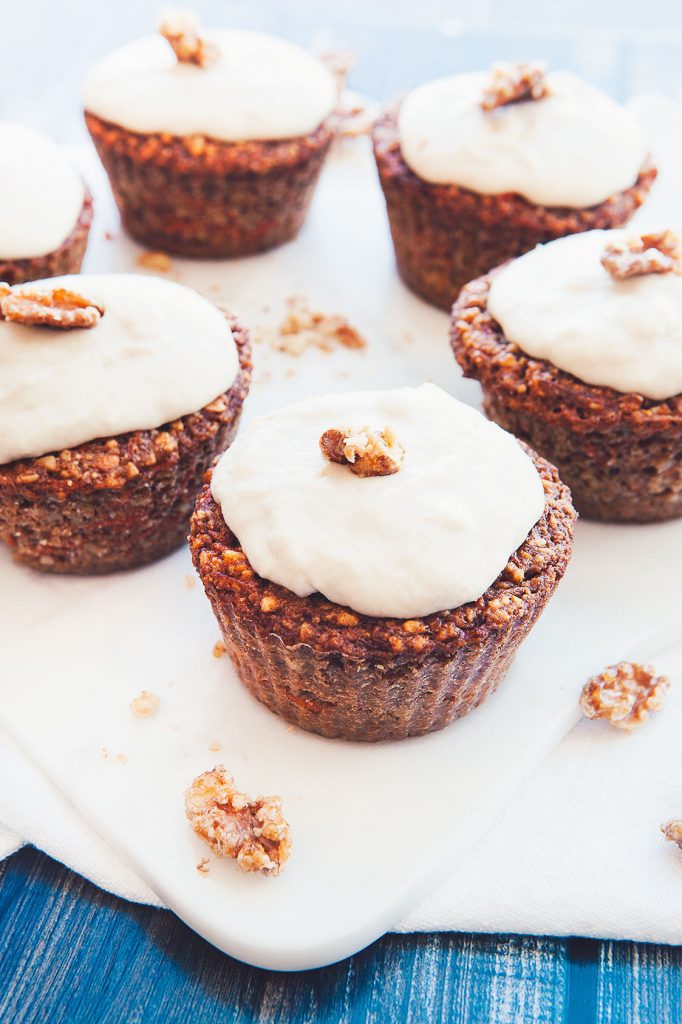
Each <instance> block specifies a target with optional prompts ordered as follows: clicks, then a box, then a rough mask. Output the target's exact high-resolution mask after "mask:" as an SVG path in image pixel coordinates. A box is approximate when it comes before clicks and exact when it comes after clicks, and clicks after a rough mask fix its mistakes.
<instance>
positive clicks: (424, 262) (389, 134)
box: [374, 64, 656, 310]
mask: <svg viewBox="0 0 682 1024" xmlns="http://www.w3.org/2000/svg"><path fill="white" fill-rule="evenodd" d="M374 152H375V157H376V161H377V167H378V169H379V177H380V179H381V185H382V188H383V190H384V195H385V197H386V205H387V209H388V217H389V221H390V225H391V233H392V235H393V242H394V246H395V252H396V258H397V262H398V270H399V272H400V274H401V276H402V278H403V280H404V281H405V283H406V284H407V285H408V286H409V287H410V288H412V289H413V290H414V291H415V292H416V293H417V294H418V295H420V296H422V298H425V299H427V301H429V302H432V303H434V304H435V305H437V306H440V307H441V308H443V309H447V310H449V309H450V307H451V306H452V303H453V302H454V300H455V299H456V298H457V293H458V292H459V289H460V288H461V287H462V286H463V285H464V284H466V282H467V281H471V280H472V279H473V278H475V277H478V276H480V275H481V274H484V273H486V272H487V271H488V270H490V269H491V268H492V267H495V266H497V265H498V264H500V263H503V262H504V261H505V260H507V259H510V258H511V257H514V256H519V255H520V254H521V253H524V252H527V251H528V250H529V249H532V248H533V247H534V246H535V245H537V244H538V243H540V242H547V241H549V240H551V239H553V238H558V237H559V236H561V235H568V234H573V233H575V232H578V231H586V230H589V229H591V228H611V227H616V226H618V225H621V224H624V223H625V222H626V221H627V220H629V218H630V217H631V216H632V214H633V213H634V212H635V210H636V209H637V207H638V206H640V204H641V203H642V202H643V201H644V199H645V197H646V195H647V193H648V191H649V189H650V187H651V184H652V182H653V180H654V178H655V177H656V171H655V169H654V168H653V166H652V165H651V163H650V161H649V158H648V155H647V148H646V145H645V142H644V140H643V137H642V134H641V132H640V130H639V128H638V126H637V125H636V123H635V122H634V120H633V118H632V117H631V115H630V114H629V113H628V112H627V111H626V110H625V109H623V108H622V107H620V106H619V105H618V104H617V103H615V102H614V101H613V100H611V99H610V98H609V97H608V96H605V95H604V94H603V93H601V92H599V90H597V89H595V88H593V87H592V86H591V85H588V83H587V82H584V81H582V80H581V79H580V78H577V77H576V76H575V75H573V74H571V73H569V72H567V71H557V72H553V73H551V74H547V75H546V74H545V72H544V68H543V66H542V65H540V64H518V65H514V64H504V65H497V66H495V67H494V68H493V70H492V71H491V72H489V73H467V74H459V75H453V76H451V77H449V78H441V79H438V80H437V81H434V82H429V83H428V84H426V85H422V86H420V87H419V88H418V89H415V90H414V91H413V92H411V93H409V94H408V95H407V96H406V97H405V98H404V99H403V100H402V102H401V103H400V104H399V105H398V106H397V107H395V108H393V109H391V110H389V111H388V112H387V113H386V114H385V115H384V116H383V117H382V118H381V119H380V120H379V121H378V122H377V125H376V128H375V131H374Z"/></svg>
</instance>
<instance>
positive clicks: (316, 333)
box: [256, 295, 367, 356]
mask: <svg viewBox="0 0 682 1024" xmlns="http://www.w3.org/2000/svg"><path fill="white" fill-rule="evenodd" d="M286 306H287V312H286V315H285V316H284V319H283V320H282V322H281V324H280V325H279V327H278V328H269V327H265V328H261V329H260V331H257V332H256V340H260V341H265V342H267V343H268V344H270V346H271V347H272V348H273V349H274V350H275V351H276V352H285V353H286V354H287V355H290V356H300V355H302V354H303V353H304V352H305V351H306V350H307V349H309V348H317V349H320V351H322V352H332V351H333V350H334V349H335V348H337V347H339V346H341V347H342V348H354V349H360V348H366V346H367V342H366V341H365V339H364V338H363V337H362V335H361V334H360V333H359V331H358V330H356V328H355V327H353V326H352V325H351V324H350V323H349V322H348V320H347V319H346V318H345V316H341V315H340V314H338V313H317V312H315V311H314V310H312V309H311V308H310V305H309V303H308V301H307V299H304V298H303V297H302V296H300V295H293V296H291V297H290V298H288V299H287V300H286Z"/></svg>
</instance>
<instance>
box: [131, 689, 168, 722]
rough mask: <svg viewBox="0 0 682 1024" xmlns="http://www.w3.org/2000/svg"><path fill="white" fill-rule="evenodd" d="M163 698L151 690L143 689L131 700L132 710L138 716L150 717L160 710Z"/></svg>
mask: <svg viewBox="0 0 682 1024" xmlns="http://www.w3.org/2000/svg"><path fill="white" fill-rule="evenodd" d="M160 703H161V699H160V698H159V697H157V695H156V694H155V693H151V691H149V690H142V691H141V692H140V693H138V695H137V697H133V699H132V700H131V702H130V710H131V711H132V713H133V714H134V715H135V717H136V718H149V716H150V715H153V714H154V712H155V711H158V709H159V704H160Z"/></svg>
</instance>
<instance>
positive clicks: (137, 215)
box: [85, 16, 337, 257]
mask: <svg viewBox="0 0 682 1024" xmlns="http://www.w3.org/2000/svg"><path fill="white" fill-rule="evenodd" d="M336 101H337V88H336V83H335V80H334V78H333V77H332V75H331V73H330V72H329V71H328V70H327V68H326V67H324V65H323V64H322V63H321V62H320V61H318V60H316V59H315V58H314V57H313V56H311V55H310V54H308V53H306V52H305V51H304V50H301V49H299V48H298V47H297V46H294V45H292V44H291V43H288V42H285V41H284V40H281V39H276V38H274V37H272V36H265V35H260V34H258V33H254V32H241V31H211V32H206V33H202V32H201V31H200V29H199V28H198V27H197V25H196V23H195V22H194V21H193V20H192V19H191V18H188V17H187V16H171V17H168V18H166V19H165V20H164V21H163V22H162V24H161V27H160V33H159V35H157V36H150V37H148V38H145V39H139V40H137V41H135V42H133V43H129V44H128V45H126V46H123V47H122V48H121V49H119V50H116V51H114V52H113V53H111V54H110V55H109V56H108V57H105V58H104V59H103V60H102V61H100V63H99V64H97V65H96V66H95V67H94V68H93V69H92V71H91V72H90V74H89V76H88V78H87V82H86V87H85V120H86V123H87V126H88V129H89V131H90V134H91V135H92V138H93V141H94V143H95V146H96V147H97V151H98V153H99V155H100V158H101V160H102V163H103V164H104V167H105V169H106V171H107V174H108V175H109V180H110V182H111V186H112V189H113V192H114V196H115V197H116V202H117V203H118V207H119V210H120V212H121V217H122V220H123V223H124V225H125V227H126V229H127V230H128V231H129V232H130V234H131V235H132V236H133V238H135V239H137V240H138V241H139V242H142V243H143V244H145V245H147V246H149V247H151V248H154V249H163V250H166V251H168V252H172V253H178V254H179V255H181V256H197V257H224V256H244V255H247V254H248V253H254V252H260V251H261V250H264V249H269V248H271V247H272V246H275V245H280V244H282V243H283V242H287V241H289V240H290V239H292V238H294V237H295V236H296V235H297V234H298V231H299V229H300V227H301V225H302V223H303V221H304V219H305V216H306V213H307V211H308V207H309V205H310V201H311V199H312V195H313V191H314V188H315V185H316V183H317V179H318V176H319V173H320V170H321V168H322V163H323V161H324V157H325V155H326V153H327V150H328V148H329V144H330V142H331V139H332V127H331V124H332V122H331V119H330V115H331V114H332V112H333V110H334V108H335V106H336Z"/></svg>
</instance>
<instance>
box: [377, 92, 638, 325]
mask: <svg viewBox="0 0 682 1024" xmlns="http://www.w3.org/2000/svg"><path fill="white" fill-rule="evenodd" d="M374 156H375V159H376V163H377V168H378V171H379V178H380V181H381V187H382V189H383V191H384V196H385V199H386V208H387V211H388V219H389V223H390V226H391V235H392V236H393V245H394V248H395V254H396V260H397V264H398V271H399V273H400V276H401V277H402V279H403V281H404V282H405V284H406V285H407V286H408V287H409V288H411V289H412V291H414V292H416V293H417V295H420V296H421V297H422V298H423V299H426V301H427V302H430V303H432V304H433V305H434V306H439V307H440V308H441V309H445V310H447V311H448V312H449V311H450V308H451V307H452V304H453V302H454V301H455V299H456V298H457V295H458V293H459V290H460V288H462V287H463V286H464V285H465V284H466V283H467V282H468V281H471V280H473V279H474V278H476V277H479V276H480V275H481V274H485V273H487V272H488V271H489V270H491V269H492V268H493V267H496V266H498V265H499V264H501V263H504V262H505V261H506V260H508V259H511V258H513V257H516V256H520V255H521V254H522V253H524V252H528V251H529V250H530V249H533V248H534V247H535V246H536V245H538V244H539V243H541V242H549V241H551V240H552V239H554V238H560V237H561V236H563V235H571V234H575V233H577V232H579V231H591V230H592V229H593V228H614V227H618V226H619V225H621V224H625V223H627V221H628V220H629V219H630V218H631V217H632V215H633V214H634V213H635V211H636V210H637V209H638V207H639V206H641V204H642V203H643V202H644V200H645V199H646V197H647V195H648V193H649V189H650V188H651V185H652V184H653V182H654V180H655V178H656V173H657V172H656V169H655V168H654V167H653V166H647V167H645V168H643V169H642V172H641V173H640V175H639V178H638V179H637V181H636V182H635V184H634V185H633V186H632V188H629V189H626V190H625V191H624V192H620V193H618V194H617V195H614V196H612V197H611V198H610V199H607V200H606V201H605V202H603V203H599V205H597V206H591V207H588V208H585V209H578V210H575V209H570V208H568V207H549V206H539V205H536V204H534V203H531V202H529V201H528V200H527V199H524V198H523V196H520V195H516V194H515V193H512V192H506V193H503V194H501V195H483V194H481V193H478V192H471V191H469V190H468V189H465V188H459V187H458V186H457V185H437V184H433V183H431V182H428V181H424V180H423V179H422V178H419V177H418V176H417V175H416V174H414V172H413V171H411V170H410V168H409V167H408V165H407V164H406V163H405V161H404V160H403V157H402V154H401V151H400V139H399V135H398V115H397V110H391V111H389V112H387V113H386V114H384V116H383V117H382V118H380V119H379V121H377V123H376V125H375V128H374Z"/></svg>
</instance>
